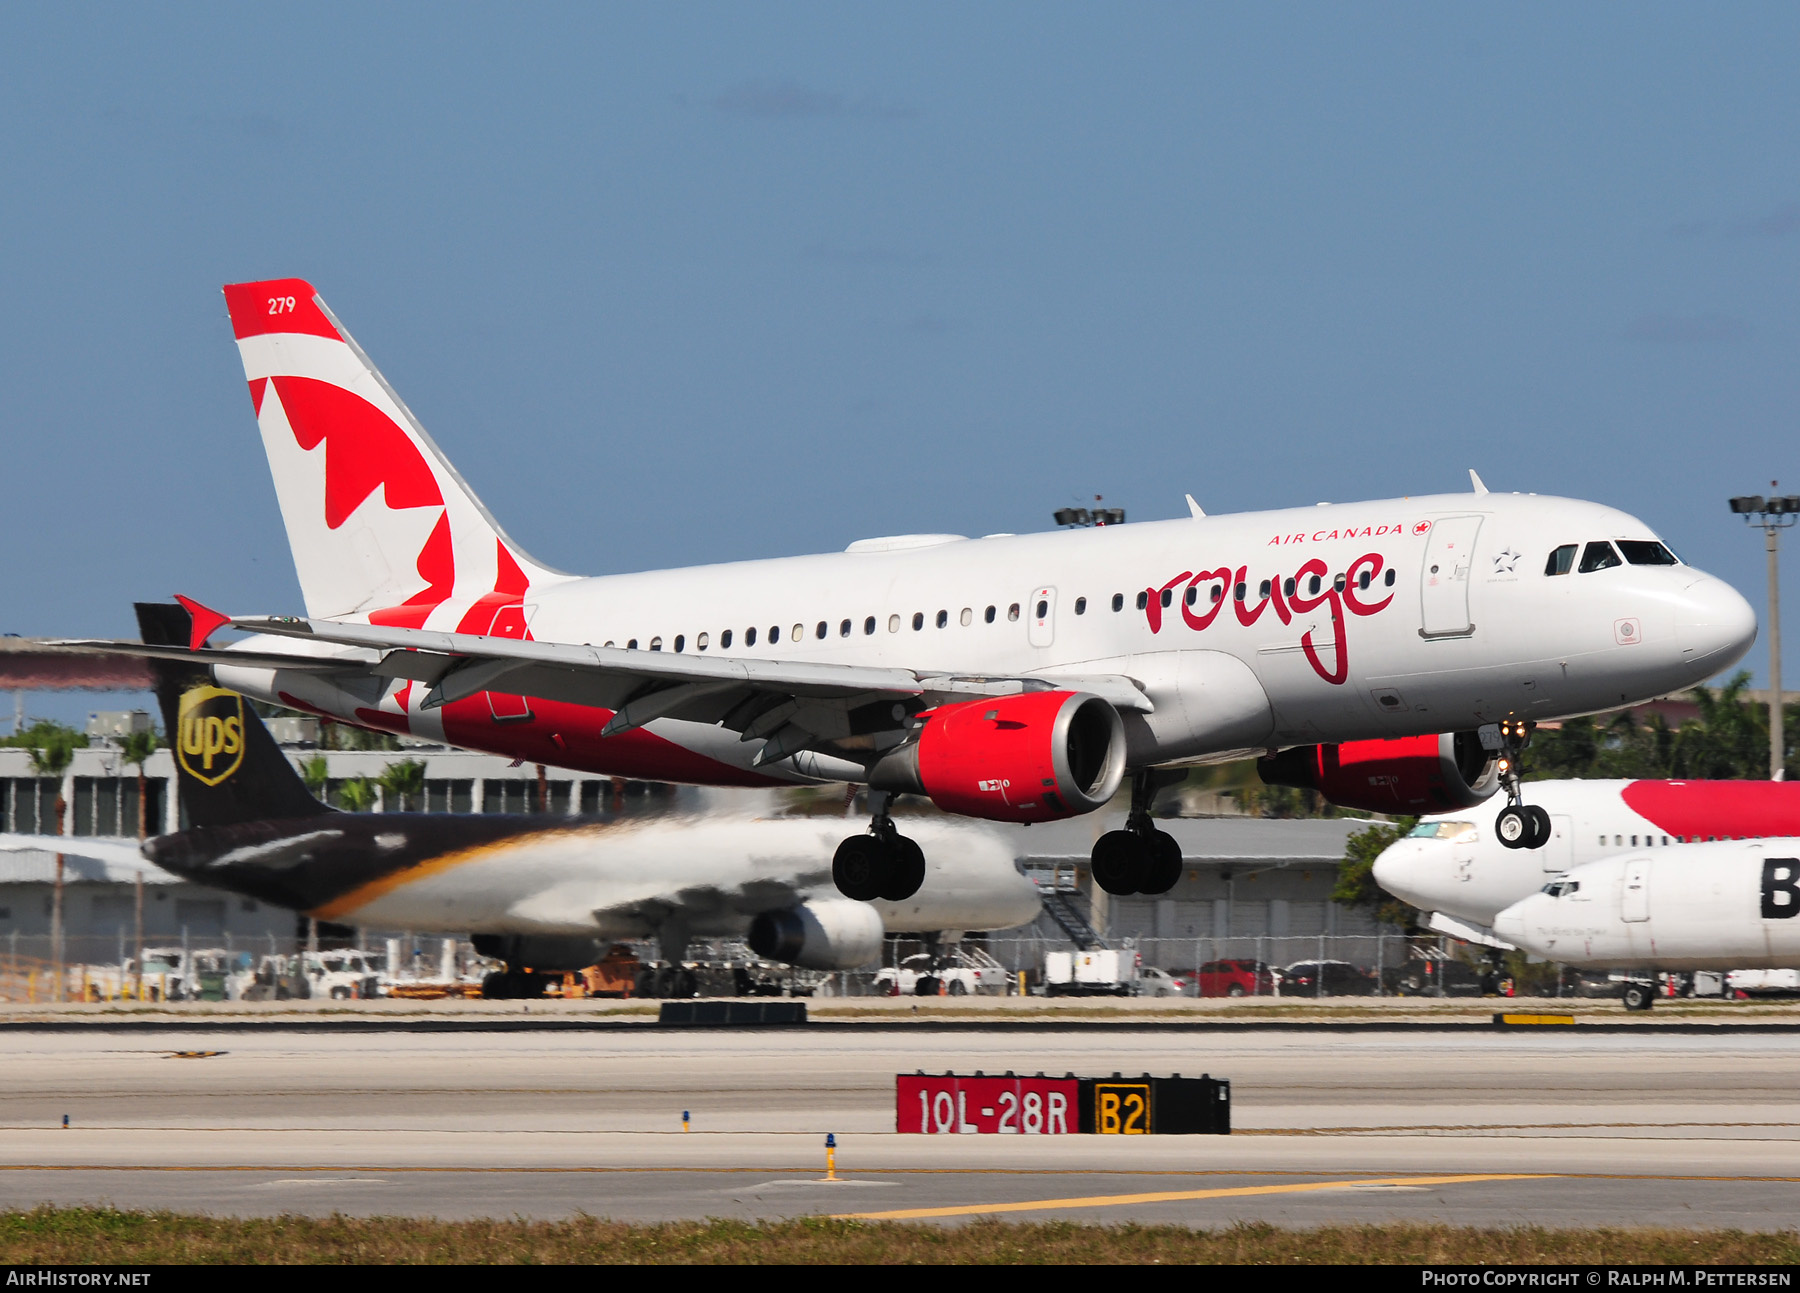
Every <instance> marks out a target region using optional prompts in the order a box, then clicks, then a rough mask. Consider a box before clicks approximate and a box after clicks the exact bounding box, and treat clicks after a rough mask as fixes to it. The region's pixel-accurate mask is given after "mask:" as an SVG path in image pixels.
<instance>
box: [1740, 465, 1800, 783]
mask: <svg viewBox="0 0 1800 1293" xmlns="http://www.w3.org/2000/svg"><path fill="white" fill-rule="evenodd" d="M1777 488H1778V482H1776V481H1773V480H1772V481H1770V482H1769V497H1767V498H1764V497H1763V496H1762V495H1761V494H1742V495H1739V496H1738V497H1737V498H1734V499H1732V500H1731V504H1730V506H1731V510H1732V512H1733V513H1734V514H1735V515H1737V516H1741V517H1743V518H1744V522H1745V524H1747V525H1754V526H1756V527H1757V528H1759V529H1760V530H1762V532H1763V543H1764V545H1765V546H1766V547H1767V548H1768V552H1769V780H1770V781H1781V780H1783V778H1784V776H1785V765H1786V762H1787V760H1786V758H1785V757H1784V756H1785V754H1786V745H1787V733H1786V730H1785V728H1786V723H1785V721H1784V720H1785V717H1786V712H1787V708H1786V706H1785V705H1783V704H1782V703H1781V583H1780V579H1779V577H1778V573H1777V563H1776V548H1777V544H1776V537H1777V535H1778V533H1779V532H1780V531H1782V530H1785V529H1787V528H1788V527H1789V526H1790V525H1793V524H1794V522H1796V521H1800V495H1795V494H1786V495H1781V494H1776V493H1775V492H1774V491H1775V490H1776V489H1777Z"/></svg>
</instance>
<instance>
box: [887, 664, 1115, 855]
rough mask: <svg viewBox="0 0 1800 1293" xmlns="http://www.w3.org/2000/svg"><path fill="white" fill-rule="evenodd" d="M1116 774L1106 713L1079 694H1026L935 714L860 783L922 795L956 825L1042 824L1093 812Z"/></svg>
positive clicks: (1110, 718) (1110, 713)
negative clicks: (976, 820) (954, 817)
mask: <svg viewBox="0 0 1800 1293" xmlns="http://www.w3.org/2000/svg"><path fill="white" fill-rule="evenodd" d="M1124 775H1125V725H1124V724H1123V723H1121V722H1120V721H1119V712H1118V711H1117V710H1116V709H1114V708H1113V707H1112V706H1111V705H1109V704H1107V703H1106V702H1105V701H1104V700H1102V699H1100V697H1098V696H1092V695H1089V694H1088V693H1086V692H1079V691H1030V692H1023V693H1021V694H1019V695H1016V696H1000V697H992V698H988V699H983V700H968V701H960V702H958V703H956V704H954V705H940V706H938V708H936V709H935V710H932V711H931V712H930V713H929V715H927V718H926V723H925V727H924V729H923V730H922V731H921V732H920V733H919V739H918V740H917V741H915V742H913V743H912V744H910V745H907V746H905V747H903V748H902V749H899V750H896V751H894V752H893V753H892V754H889V755H888V756H887V757H886V758H884V759H883V760H882V761H881V762H880V763H879V764H878V765H876V768H875V770H874V772H873V774H872V775H871V777H870V781H869V784H870V785H871V786H873V787H874V788H875V789H877V790H904V791H910V792H912V793H914V794H924V795H929V796H931V802H932V803H934V804H936V805H937V806H938V807H939V808H942V809H943V810H944V811H945V812H951V813H961V814H962V815H963V816H965V817H981V818H985V819H986V820H988V821H991V822H1048V821H1055V820H1057V819H1058V818H1062V817H1076V816H1079V815H1080V814H1082V813H1091V812H1093V811H1094V810H1095V809H1096V808H1098V807H1100V806H1101V805H1102V804H1104V803H1106V802H1107V801H1108V800H1109V799H1111V798H1112V797H1113V792H1114V791H1116V790H1118V788H1119V782H1120V780H1121V779H1122V778H1123V777H1124Z"/></svg>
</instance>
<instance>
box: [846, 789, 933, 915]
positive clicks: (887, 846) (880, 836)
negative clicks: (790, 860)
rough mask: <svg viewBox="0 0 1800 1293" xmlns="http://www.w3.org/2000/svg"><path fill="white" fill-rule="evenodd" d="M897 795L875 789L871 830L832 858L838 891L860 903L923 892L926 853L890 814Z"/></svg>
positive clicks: (871, 798) (854, 837) (871, 801)
mask: <svg viewBox="0 0 1800 1293" xmlns="http://www.w3.org/2000/svg"><path fill="white" fill-rule="evenodd" d="M892 802H893V796H892V795H891V794H889V793H887V792H886V791H882V790H871V791H870V792H869V807H870V809H871V810H872V811H873V819H872V820H871V821H870V823H869V833H868V834H866V835H852V836H851V837H850V838H849V839H847V840H845V841H844V842H843V843H842V844H840V845H838V847H837V853H836V855H835V856H834V857H833V858H832V860H831V878H832V880H833V881H834V882H836V884H837V887H838V892H839V893H841V894H843V895H844V897H846V898H854V899H856V900H857V901H858V902H870V901H873V900H874V899H876V898H885V899H887V900H888V901H889V902H901V901H903V900H905V899H907V898H910V897H912V896H913V895H914V894H915V893H917V892H919V886H920V885H922V884H924V883H925V853H924V851H923V850H922V849H920V848H919V846H918V845H917V844H916V843H914V842H913V841H912V840H910V839H908V838H907V837H906V836H904V835H902V834H900V832H899V831H898V830H896V829H895V827H894V819H893V818H892V817H889V816H888V811H887V810H888V805H889V804H890V803H892Z"/></svg>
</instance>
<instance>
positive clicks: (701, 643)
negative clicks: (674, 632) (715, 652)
mask: <svg viewBox="0 0 1800 1293" xmlns="http://www.w3.org/2000/svg"><path fill="white" fill-rule="evenodd" d="M710 641H711V639H710V638H709V637H708V636H707V635H706V634H705V633H702V634H701V635H700V636H699V637H697V638H695V639H694V647H695V649H696V650H699V651H704V650H706V647H707V644H708V643H709V642H710ZM675 649H676V650H677V651H679V650H681V648H680V647H676V648H675Z"/></svg>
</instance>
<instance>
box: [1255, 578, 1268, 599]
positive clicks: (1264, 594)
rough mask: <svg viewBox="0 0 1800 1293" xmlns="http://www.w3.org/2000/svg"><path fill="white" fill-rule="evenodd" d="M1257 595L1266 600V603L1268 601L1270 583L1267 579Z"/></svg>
mask: <svg viewBox="0 0 1800 1293" xmlns="http://www.w3.org/2000/svg"><path fill="white" fill-rule="evenodd" d="M1256 595H1257V596H1258V597H1260V598H1262V599H1264V600H1265V601H1266V600H1268V596H1269V581H1268V580H1266V579H1265V580H1263V581H1262V586H1261V587H1260V588H1258V589H1257V590H1256Z"/></svg>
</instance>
